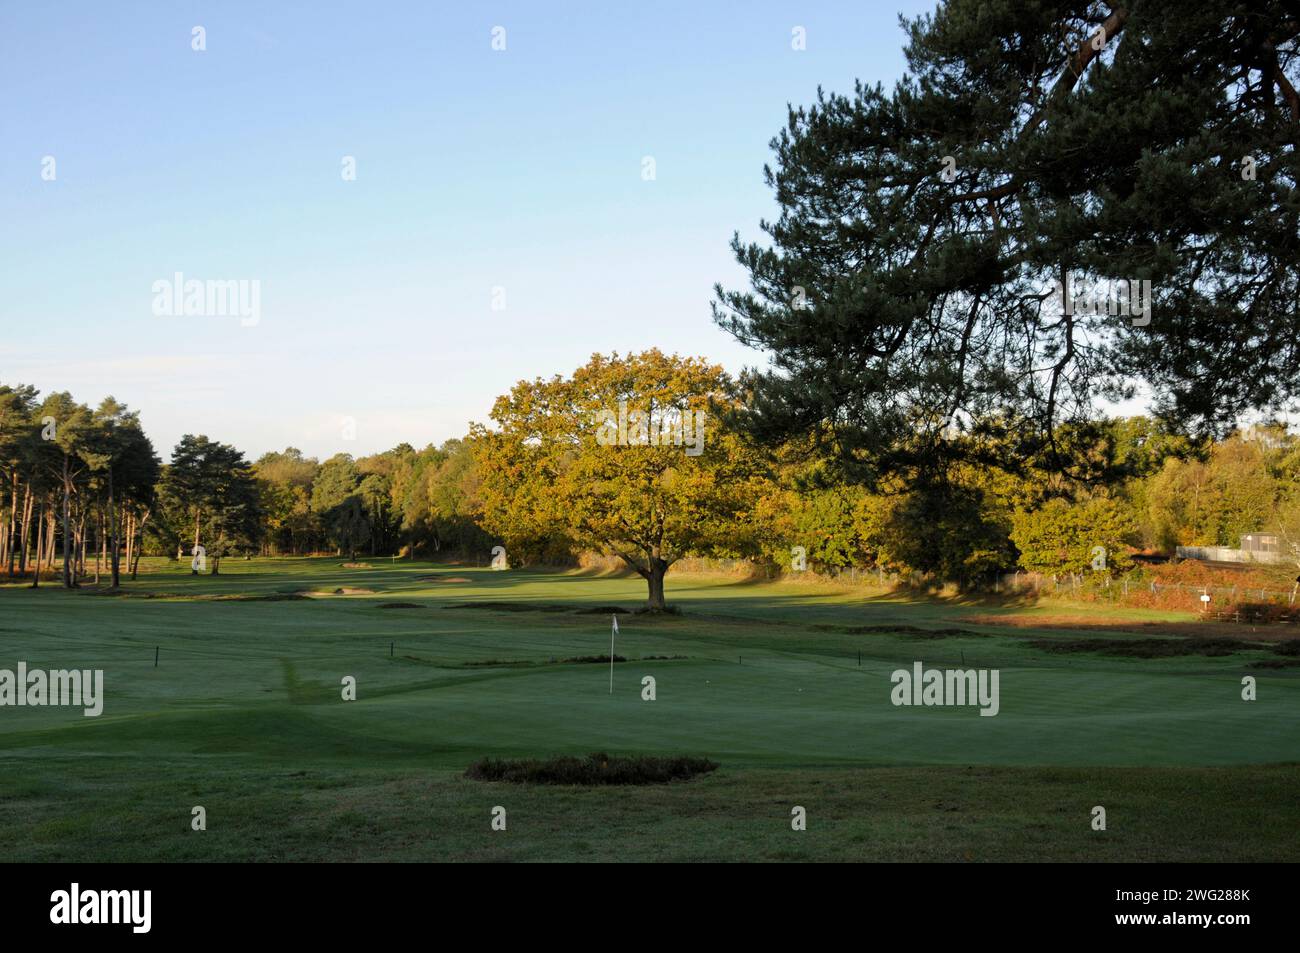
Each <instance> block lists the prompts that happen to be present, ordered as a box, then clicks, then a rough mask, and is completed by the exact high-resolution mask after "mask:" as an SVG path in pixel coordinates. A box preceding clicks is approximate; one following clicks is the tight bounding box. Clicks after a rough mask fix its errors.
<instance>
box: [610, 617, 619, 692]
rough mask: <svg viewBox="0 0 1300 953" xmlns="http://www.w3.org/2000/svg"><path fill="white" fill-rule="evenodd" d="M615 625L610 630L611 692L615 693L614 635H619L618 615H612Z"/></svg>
mask: <svg viewBox="0 0 1300 953" xmlns="http://www.w3.org/2000/svg"><path fill="white" fill-rule="evenodd" d="M610 618H611V619H613V620H614V625H613V626H612V627H611V628H610V630H609V693H610V694H611V695H613V694H614V636H616V635H618V616H616V615H612V616H610Z"/></svg>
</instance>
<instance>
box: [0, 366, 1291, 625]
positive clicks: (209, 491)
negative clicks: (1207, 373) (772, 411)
mask: <svg viewBox="0 0 1300 953" xmlns="http://www.w3.org/2000/svg"><path fill="white" fill-rule="evenodd" d="M620 407H621V408H622V410H621V411H620V410H619V408H620ZM628 408H631V410H630V411H629V410H628ZM616 411H617V412H618V413H621V414H622V417H621V418H619V417H617V416H616ZM748 412H749V411H748V410H747V409H746V404H745V401H744V394H743V393H742V392H741V390H740V389H739V385H738V384H737V382H735V381H733V380H732V379H731V378H729V377H728V376H727V375H726V374H725V373H724V372H723V371H722V370H721V368H719V367H717V366H715V365H710V364H708V363H707V362H706V361H704V360H702V359H699V358H679V357H676V356H671V357H670V356H666V355H664V354H662V353H660V352H658V351H648V352H645V353H643V354H634V355H627V356H624V357H620V356H619V355H617V354H615V355H611V356H608V357H606V356H602V355H596V356H594V357H593V358H592V360H591V361H590V362H589V363H588V364H587V365H585V366H584V367H582V368H579V369H578V370H577V371H576V372H575V373H574V374H573V376H572V377H570V378H560V377H556V378H552V379H550V380H542V379H537V380H534V381H521V382H520V383H519V384H517V385H516V386H515V388H514V389H513V390H512V391H511V392H510V393H509V394H507V395H504V396H502V397H501V398H499V399H498V401H497V403H496V405H495V406H494V408H493V409H492V412H491V420H492V423H491V424H490V425H474V426H473V427H472V428H471V429H470V432H469V434H468V435H467V436H465V437H464V438H461V439H454V440H448V441H446V442H445V443H443V444H442V445H441V446H428V447H425V448H424V449H423V450H416V449H415V448H413V447H412V446H411V445H409V444H405V443H404V444H400V445H398V446H397V447H394V448H393V449H391V450H387V451H384V452H383V453H377V454H372V455H370V456H364V457H359V458H353V457H352V456H350V455H348V454H342V453H340V454H336V455H334V456H332V457H330V458H329V459H327V460H325V461H323V462H321V461H318V460H317V459H315V458H312V457H306V456H304V455H303V454H302V452H301V451H299V450H297V449H295V448H293V447H290V448H287V449H285V450H284V451H281V452H274V453H267V454H264V455H263V456H261V457H260V458H259V459H257V460H256V461H254V462H251V463H250V462H248V461H247V460H246V459H245V457H244V455H243V454H242V453H241V452H240V451H239V450H237V449H236V448H234V447H232V446H229V445H227V444H223V443H219V442H216V441H213V440H210V439H209V438H208V437H206V436H195V435H186V436H185V437H184V438H182V440H181V441H180V442H179V443H178V444H177V445H176V447H175V448H174V449H173V451H172V454H171V459H170V460H169V461H168V462H167V463H166V464H163V463H162V462H161V461H160V460H159V458H158V457H157V455H156V454H155V453H154V449H153V446H152V444H151V443H150V441H149V439H148V437H146V436H145V434H144V432H143V430H142V429H141V426H140V421H139V417H138V415H137V414H136V413H135V412H132V411H129V410H128V409H127V408H126V407H125V406H123V405H121V404H119V403H118V402H117V401H115V400H113V399H112V398H111V397H110V398H106V399H105V400H103V401H102V402H101V403H100V404H99V405H98V406H97V407H95V408H93V409H92V408H91V407H89V406H87V405H82V404H78V403H77V402H76V401H74V400H73V399H72V397H71V396H70V395H68V394H66V393H55V394H50V395H48V396H47V397H45V398H44V399H40V398H39V395H38V394H37V393H36V391H35V390H34V389H33V388H31V387H27V386H22V385H19V386H13V387H11V386H4V385H0V566H2V567H4V572H5V573H7V575H8V576H10V577H11V578H23V579H29V580H30V581H31V584H32V585H38V584H39V582H40V573H41V572H44V573H45V575H46V578H54V577H55V575H56V573H57V576H58V577H59V578H60V579H61V581H62V583H63V584H64V585H68V586H74V585H76V584H78V582H79V581H81V580H85V579H87V578H92V579H94V581H95V582H97V583H98V582H100V580H101V578H104V577H107V583H108V585H110V586H116V585H118V584H119V581H120V576H121V573H122V572H124V571H125V572H127V573H129V574H130V575H131V576H133V577H134V575H135V572H136V568H137V563H138V560H139V557H140V554H141V553H150V554H166V555H174V556H176V557H177V558H184V557H187V556H189V555H190V554H192V553H193V552H194V550H195V547H196V546H201V547H202V548H203V551H204V553H205V555H206V561H207V571H208V572H212V573H217V572H219V571H220V566H221V561H222V559H224V558H228V557H230V556H234V555H243V554H261V555H304V554H320V553H330V554H334V555H338V556H346V557H348V558H352V559H356V558H358V557H364V556H408V557H414V558H421V559H439V558H446V559H464V558H481V557H486V556H487V555H488V553H489V551H490V550H491V548H492V547H493V546H494V545H498V544H500V545H504V546H505V547H506V550H507V553H508V559H509V563H510V564H511V565H513V566H520V565H528V564H542V563H544V564H552V565H564V564H573V563H574V562H575V561H576V560H577V559H578V558H579V557H580V556H581V555H582V554H583V553H589V552H599V553H604V554H607V555H612V556H616V557H619V558H621V559H622V560H623V561H624V562H625V563H626V564H627V565H628V567H629V568H630V569H632V570H633V571H635V572H637V573H638V574H640V575H641V576H642V577H643V578H645V580H646V583H647V587H648V589H647V591H648V600H649V604H650V605H651V606H653V607H659V608H662V607H663V606H664V604H665V603H664V598H665V596H664V577H665V575H666V574H667V571H668V569H669V568H670V567H671V566H672V564H673V563H674V562H676V561H677V560H679V559H681V558H683V557H686V556H729V557H737V558H748V559H751V560H755V561H757V562H759V563H761V564H765V565H768V566H770V567H774V568H782V569H797V568H800V565H798V564H797V563H800V561H802V565H806V567H807V568H808V569H811V570H817V571H825V572H836V571H840V570H845V569H849V568H863V569H866V568H871V569H884V570H888V571H891V572H892V571H901V572H916V573H923V574H926V575H928V576H930V577H932V578H934V579H936V580H940V581H951V582H956V583H959V584H964V585H977V584H979V583H980V582H981V581H982V580H985V579H987V578H988V577H989V576H991V575H992V574H995V573H999V572H1005V571H1009V570H1011V569H1016V568H1019V569H1025V570H1029V571H1034V572H1041V573H1079V572H1085V571H1090V570H1095V569H1096V568H1097V562H1096V560H1097V555H1096V553H1097V548H1098V547H1101V548H1102V549H1103V550H1104V551H1105V553H1106V557H1105V571H1107V572H1115V571H1123V570H1125V569H1126V568H1128V567H1129V566H1130V565H1131V564H1132V558H1133V556H1134V555H1135V554H1138V553H1148V554H1161V553H1163V554H1172V553H1173V551H1174V548H1175V547H1176V546H1179V545H1205V546H1232V547H1235V546H1237V545H1238V542H1239V540H1240V538H1241V536H1243V535H1245V534H1247V533H1254V532H1261V531H1263V532H1274V533H1277V534H1278V535H1279V536H1281V537H1282V539H1283V541H1284V546H1285V547H1286V548H1288V549H1290V550H1291V551H1292V552H1294V553H1297V554H1300V436H1297V435H1296V434H1294V433H1292V432H1291V431H1290V430H1288V428H1287V427H1286V426H1285V425H1283V424H1280V423H1274V424H1267V425H1259V426H1253V427H1250V428H1246V429H1239V430H1237V431H1234V432H1233V433H1231V434H1230V435H1228V436H1227V437H1224V438H1222V439H1218V440H1214V439H1211V438H1192V437H1188V436H1185V435H1180V434H1175V433H1171V432H1169V431H1168V430H1167V429H1165V428H1164V427H1162V426H1161V425H1160V424H1158V423H1156V422H1155V421H1153V420H1151V419H1148V418H1146V417H1129V418H1119V419H1098V420H1092V421H1089V422H1087V425H1086V426H1081V427H1079V428H1078V429H1077V430H1076V429H1073V428H1071V427H1070V426H1068V425H1067V426H1065V427H1063V428H1062V430H1061V432H1060V435H1059V438H1058V439H1059V441H1060V443H1061V446H1062V448H1064V449H1065V450H1068V452H1069V453H1070V455H1071V457H1072V459H1073V460H1075V461H1076V464H1077V465H1076V466H1075V467H1074V468H1073V469H1072V472H1071V473H1070V474H1069V475H1067V474H1065V473H1062V472H1059V471H1057V470H1054V469H1051V468H1046V467H1044V468H1042V469H1039V468H1036V467H1035V466H1033V465H1030V466H1027V467H1026V466H1025V465H1024V464H1023V462H1022V461H1014V463H1015V465H1011V463H1012V458H1011V451H1010V448H1008V454H1007V460H1008V465H1007V466H1005V467H1004V466H1000V465H998V464H997V463H996V459H997V455H996V454H992V455H990V457H989V458H988V459H987V460H986V462H982V463H974V462H969V461H964V460H963V461H960V462H957V463H954V464H953V465H952V466H951V467H949V468H948V469H947V470H946V471H945V472H944V474H943V475H942V478H940V479H935V478H927V479H924V480H922V479H911V480H908V479H907V478H905V477H903V476H896V477H894V478H892V479H890V480H883V481H880V482H878V483H877V485H876V486H874V487H871V488H868V487H866V486H864V485H862V484H858V483H853V482H848V481H846V480H845V479H844V478H843V476H842V471H841V469H840V468H839V467H837V466H836V465H835V461H834V460H833V459H831V458H830V457H829V456H828V455H827V454H826V453H824V452H823V451H822V449H821V448H820V446H819V445H820V443H821V439H822V435H819V434H812V433H809V434H807V435H805V436H804V437H803V438H802V439H797V440H796V439H791V440H786V441H784V442H782V443H780V444H778V445H775V446H767V445H760V444H757V443H754V442H752V441H751V440H750V439H749V429H748V427H747V426H746V424H745V422H744V421H743V419H739V418H743V415H744V414H745V413H748ZM629 418H630V420H629ZM616 419H617V420H619V421H620V422H619V423H618V424H617V426H618V427H619V428H621V429H619V430H617V431H615V430H614V429H612V428H614V427H615V420H616ZM692 421H693V422H694V423H693V424H692ZM690 426H696V427H697V428H699V434H700V436H701V437H702V440H701V442H700V446H699V452H698V453H697V454H696V453H694V451H692V452H691V453H688V452H687V451H688V450H690V449H691V440H692V439H693V438H692V436H691V434H690V432H689V428H690ZM602 427H604V428H606V429H605V430H604V431H602V430H601V428H602ZM684 430H685V431H686V433H685V438H683V431H684ZM981 439H987V435H985V436H984V437H982V438H981ZM796 553H798V554H799V556H798V557H796V555H795V554H796ZM124 566H125V568H123V567H124Z"/></svg>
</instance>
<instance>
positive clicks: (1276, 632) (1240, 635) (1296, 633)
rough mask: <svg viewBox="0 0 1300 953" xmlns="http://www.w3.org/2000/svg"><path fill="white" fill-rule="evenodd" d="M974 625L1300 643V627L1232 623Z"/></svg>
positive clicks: (1072, 618) (1081, 620) (1016, 620)
mask: <svg viewBox="0 0 1300 953" xmlns="http://www.w3.org/2000/svg"><path fill="white" fill-rule="evenodd" d="M961 619H962V621H963V622H967V623H970V624H971V625H991V626H1001V627H1004V628H1009V629H1047V630H1049V631H1051V630H1069V629H1074V630H1078V629H1088V630H1091V631H1095V632H1116V633H1122V632H1131V633H1134V634H1141V635H1168V636H1190V637H1193V638H1198V639H1206V638H1231V639H1242V640H1244V641H1247V642H1282V641H1289V640H1292V639H1300V627H1296V626H1284V625H1250V624H1246V623H1243V624H1237V623H1233V622H1200V621H1196V620H1190V621H1187V622H1152V621H1146V620H1138V619H1130V620H1124V619H1119V620H1116V619H1104V618H1098V617H1097V616H1091V615H1076V614H1070V613H1060V614H1052V615H1037V616H1003V615H986V614H981V615H964V616H962V617H961Z"/></svg>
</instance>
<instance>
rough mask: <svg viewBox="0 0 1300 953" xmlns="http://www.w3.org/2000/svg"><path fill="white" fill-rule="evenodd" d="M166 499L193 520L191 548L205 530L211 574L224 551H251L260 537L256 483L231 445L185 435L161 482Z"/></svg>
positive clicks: (241, 457) (202, 437) (242, 456)
mask: <svg viewBox="0 0 1300 953" xmlns="http://www.w3.org/2000/svg"><path fill="white" fill-rule="evenodd" d="M163 487H164V491H165V493H166V494H167V496H168V497H169V498H170V499H172V500H174V501H175V502H176V504H177V505H179V506H180V508H181V509H182V511H183V512H184V513H186V514H187V517H189V518H192V519H193V525H194V546H195V547H198V546H199V545H200V540H201V539H202V532H203V529H204V527H205V526H206V528H207V531H208V537H209V543H208V546H207V547H206V552H207V556H208V558H209V559H210V560H211V563H212V569H211V573H212V575H216V574H218V573H219V572H220V564H221V558H222V556H224V555H226V553H227V552H228V551H234V550H238V549H247V548H250V547H252V546H253V545H254V544H255V543H256V541H257V540H258V539H259V538H260V536H261V526H262V524H261V509H260V504H259V500H258V487H257V480H256V478H255V477H254V476H253V472H252V467H251V466H249V464H248V461H247V460H245V459H244V455H243V454H242V453H240V452H239V451H238V450H236V449H235V448H234V447H232V446H229V445H227V444H223V443H217V442H215V441H212V440H209V439H208V438H207V437H205V436H194V435H193V434H186V435H185V436H184V437H182V438H181V442H180V443H178V444H177V445H176V449H175V450H173V451H172V461H171V465H170V466H169V467H168V468H167V471H166V473H165V475H164V480H163Z"/></svg>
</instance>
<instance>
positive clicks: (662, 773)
mask: <svg viewBox="0 0 1300 953" xmlns="http://www.w3.org/2000/svg"><path fill="white" fill-rule="evenodd" d="M717 767H718V765H717V764H716V763H715V762H713V761H710V760H708V759H707V758H689V757H684V756H678V757H673V758H659V757H652V756H648V755H641V756H637V757H610V756H609V755H607V754H605V753H604V752H596V753H595V754H589V755H587V757H585V758H575V757H572V756H569V755H563V756H561V757H558V758H550V759H549V760H546V761H537V760H533V759H524V760H513V761H512V760H505V759H501V758H484V759H482V760H481V761H475V762H474V763H473V764H471V765H470V766H469V768H468V769H467V770H466V771H465V777H467V778H472V779H473V780H475V781H505V782H508V783H511V784H581V785H606V784H667V783H668V782H670V781H689V780H690V779H691V778H693V777H695V776H696V775H698V774H708V773H709V772H710V771H714V770H716V769H717Z"/></svg>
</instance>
